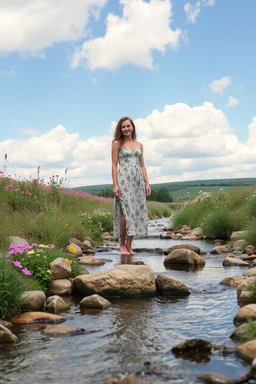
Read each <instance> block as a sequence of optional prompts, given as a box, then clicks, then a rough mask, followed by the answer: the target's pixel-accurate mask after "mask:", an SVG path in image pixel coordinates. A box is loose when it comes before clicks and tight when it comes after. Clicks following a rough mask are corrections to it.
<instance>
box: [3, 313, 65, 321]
mask: <svg viewBox="0 0 256 384" xmlns="http://www.w3.org/2000/svg"><path fill="white" fill-rule="evenodd" d="M63 321H65V319H64V317H62V316H59V315H55V314H52V313H46V312H25V313H22V314H19V315H16V316H14V317H12V318H11V319H10V322H11V323H12V324H33V323H47V324H51V323H54V324H56V323H62V322H63Z"/></svg>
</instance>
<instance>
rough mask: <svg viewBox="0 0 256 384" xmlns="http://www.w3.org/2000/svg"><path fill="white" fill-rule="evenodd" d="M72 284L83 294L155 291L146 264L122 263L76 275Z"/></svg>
mask: <svg viewBox="0 0 256 384" xmlns="http://www.w3.org/2000/svg"><path fill="white" fill-rule="evenodd" d="M73 285H74V287H75V289H76V290H77V291H78V292H81V293H83V294H85V295H92V294H94V293H97V294H99V295H101V296H141V295H142V296H144V295H152V294H154V293H155V292H156V284H155V276H154V273H153V271H152V270H151V269H150V268H149V267H147V266H146V265H131V264H123V265H118V266H117V267H114V268H111V269H109V270H107V271H103V272H98V273H94V274H90V275H81V276H77V277H75V278H74V281H73Z"/></svg>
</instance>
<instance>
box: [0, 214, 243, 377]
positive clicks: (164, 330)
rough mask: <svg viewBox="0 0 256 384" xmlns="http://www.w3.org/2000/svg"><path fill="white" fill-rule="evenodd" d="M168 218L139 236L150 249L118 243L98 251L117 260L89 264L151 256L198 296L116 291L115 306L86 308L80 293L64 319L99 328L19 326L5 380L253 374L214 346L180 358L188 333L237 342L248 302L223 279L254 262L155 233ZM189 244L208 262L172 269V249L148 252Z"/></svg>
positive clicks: (3, 354)
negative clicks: (69, 330) (232, 262)
mask: <svg viewBox="0 0 256 384" xmlns="http://www.w3.org/2000/svg"><path fill="white" fill-rule="evenodd" d="M167 224H168V221H167V219H161V220H157V221H151V222H150V223H149V235H150V236H152V238H148V239H139V240H134V248H141V249H143V252H138V253H137V255H136V256H133V257H132V258H131V257H126V258H124V257H121V255H120V253H119V252H118V251H117V250H113V251H108V252H100V253H98V254H96V256H97V257H100V258H103V259H104V258H105V259H109V260H111V261H108V262H106V264H105V265H103V266H100V267H90V268H89V267H88V268H86V269H87V270H88V271H89V273H95V272H99V271H102V270H106V269H110V268H112V267H113V266H115V265H118V264H120V263H129V262H131V261H143V262H144V263H145V264H146V265H148V266H149V267H150V268H151V269H152V270H153V271H154V273H155V275H157V274H160V273H161V274H166V275H169V276H171V277H173V278H175V279H177V280H180V281H181V282H183V283H185V284H186V285H187V286H188V288H189V290H190V292H191V294H190V296H188V297H185V298H173V297H157V296H155V297H151V298H115V299H114V298H110V301H111V302H112V307H110V308H108V309H107V310H104V311H92V310H90V311H89V310H87V311H85V312H83V313H81V312H80V309H79V301H80V299H81V298H78V297H72V298H70V300H72V306H71V308H70V310H68V311H67V312H65V313H63V314H62V315H63V316H64V317H65V318H66V321H65V323H64V324H65V325H68V326H71V327H74V328H85V329H86V330H88V331H89V330H91V331H95V332H92V333H88V334H84V335H78V336H70V337H57V338H49V337H47V336H45V335H42V334H41V330H42V328H41V326H39V325H33V326H22V327H19V328H14V329H13V331H14V333H16V334H17V336H18V338H19V342H18V343H17V345H15V346H12V347H6V348H4V349H0V383H40V384H41V383H47V384H50V383H61V384H62V383H63V384H66V383H76V384H80V383H85V384H103V383H104V381H105V380H107V379H109V378H114V377H120V378H121V377H125V376H126V375H128V374H134V373H140V374H141V375H146V377H148V380H151V381H150V382H152V383H163V384H165V383H176V384H185V383H186V384H192V383H200V381H199V379H197V377H198V376H199V375H201V374H203V373H207V372H215V373H221V374H224V375H228V376H231V377H233V378H240V377H241V376H243V375H244V374H246V373H247V372H248V370H249V365H247V364H246V363H244V362H243V361H242V360H241V359H239V358H237V357H236V356H235V355H234V354H233V353H230V354H229V353H227V354H225V355H223V353H221V352H217V351H214V352H213V353H212V354H211V355H210V356H208V357H206V358H205V359H204V360H203V361H200V362H195V361H191V360H187V359H182V358H176V357H175V356H174V355H173V353H172V352H171V349H172V347H174V346H176V345H177V344H178V343H179V342H181V341H185V340H186V339H188V338H204V339H207V340H209V341H210V342H211V343H218V344H223V343H224V344H226V345H228V346H229V347H231V348H234V347H236V344H235V342H233V341H232V340H231V339H230V335H231V333H232V332H233V330H234V324H233V318H234V317H235V315H236V313H237V312H238V310H239V309H240V307H239V305H238V303H237V295H236V289H235V288H230V287H226V286H223V285H220V281H221V280H223V279H224V278H225V277H229V276H234V275H236V276H237V275H242V274H243V272H244V271H245V270H246V269H244V268H241V267H228V268H224V267H223V266H222V261H223V258H224V256H223V255H220V256H216V255H210V254H209V251H210V250H211V249H212V248H213V247H214V245H213V244H212V243H209V242H206V241H202V240H201V241H185V240H179V241H178V240H164V239H159V238H154V237H153V236H155V235H157V234H159V233H160V232H161V231H162V229H163V226H164V225H167ZM184 243H190V244H194V245H197V246H198V247H199V248H200V249H201V250H204V251H206V252H207V254H206V255H204V258H205V261H206V265H205V267H204V268H203V269H201V270H197V271H190V272H188V271H180V270H173V269H168V268H166V267H165V266H164V264H163V261H164V258H165V256H164V255H161V254H157V253H156V252H152V251H150V252H147V251H146V249H149V250H152V249H155V248H163V249H166V248H168V247H170V246H172V245H175V244H184ZM44 327H45V326H44ZM149 371H150V375H149V376H147V374H148V373H149Z"/></svg>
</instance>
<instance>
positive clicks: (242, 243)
mask: <svg viewBox="0 0 256 384" xmlns="http://www.w3.org/2000/svg"><path fill="white" fill-rule="evenodd" d="M246 246H247V241H246V240H236V241H235V242H234V244H233V247H232V249H233V251H240V252H243V251H244V250H245V247H246Z"/></svg>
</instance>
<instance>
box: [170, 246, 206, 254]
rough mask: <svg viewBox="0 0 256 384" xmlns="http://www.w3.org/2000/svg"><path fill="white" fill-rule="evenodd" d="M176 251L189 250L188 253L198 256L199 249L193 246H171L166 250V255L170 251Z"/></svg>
mask: <svg viewBox="0 0 256 384" xmlns="http://www.w3.org/2000/svg"><path fill="white" fill-rule="evenodd" d="M176 249H189V250H190V251H193V252H195V253H198V254H200V248H198V247H196V246H195V245H193V244H178V245H173V246H172V247H170V248H168V253H171V252H172V251H174V250H176Z"/></svg>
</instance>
